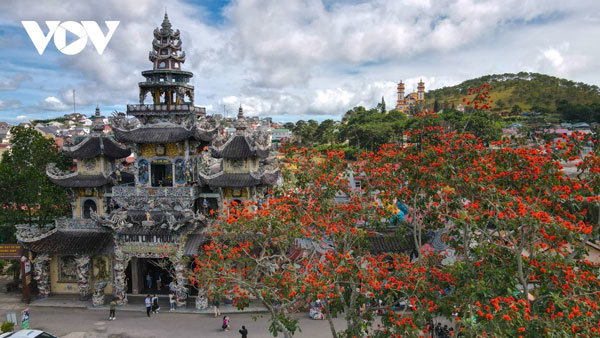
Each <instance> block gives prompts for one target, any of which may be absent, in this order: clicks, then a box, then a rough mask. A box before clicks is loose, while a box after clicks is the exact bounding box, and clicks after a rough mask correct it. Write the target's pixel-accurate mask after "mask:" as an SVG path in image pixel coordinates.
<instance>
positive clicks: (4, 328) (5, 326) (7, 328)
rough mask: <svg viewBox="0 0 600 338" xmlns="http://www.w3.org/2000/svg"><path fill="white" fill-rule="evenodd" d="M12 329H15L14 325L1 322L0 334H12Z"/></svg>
mask: <svg viewBox="0 0 600 338" xmlns="http://www.w3.org/2000/svg"><path fill="white" fill-rule="evenodd" d="M14 328H15V323H11V322H2V326H1V327H0V331H2V332H12V331H13V329H14Z"/></svg>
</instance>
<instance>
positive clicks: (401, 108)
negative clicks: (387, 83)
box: [396, 80, 406, 112]
mask: <svg viewBox="0 0 600 338" xmlns="http://www.w3.org/2000/svg"><path fill="white" fill-rule="evenodd" d="M405 103H406V102H405V100H404V83H402V80H400V83H398V101H396V110H398V111H402V112H403V111H404V108H405Z"/></svg>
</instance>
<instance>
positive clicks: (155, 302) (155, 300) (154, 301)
mask: <svg viewBox="0 0 600 338" xmlns="http://www.w3.org/2000/svg"><path fill="white" fill-rule="evenodd" d="M158 310H160V306H158V296H157V295H156V293H155V294H154V297H152V312H154V313H158Z"/></svg>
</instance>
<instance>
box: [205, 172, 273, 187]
mask: <svg viewBox="0 0 600 338" xmlns="http://www.w3.org/2000/svg"><path fill="white" fill-rule="evenodd" d="M200 177H201V179H202V181H204V183H206V184H207V185H209V186H211V187H231V188H243V187H251V186H255V185H260V184H261V178H262V176H258V175H256V176H253V175H252V174H250V173H225V172H221V173H219V174H217V175H211V176H205V175H202V174H201V175H200Z"/></svg>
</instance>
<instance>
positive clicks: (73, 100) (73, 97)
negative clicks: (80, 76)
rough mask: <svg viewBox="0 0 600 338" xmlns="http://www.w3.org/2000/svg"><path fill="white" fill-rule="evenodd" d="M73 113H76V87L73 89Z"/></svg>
mask: <svg viewBox="0 0 600 338" xmlns="http://www.w3.org/2000/svg"><path fill="white" fill-rule="evenodd" d="M73 114H75V89H73Z"/></svg>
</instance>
